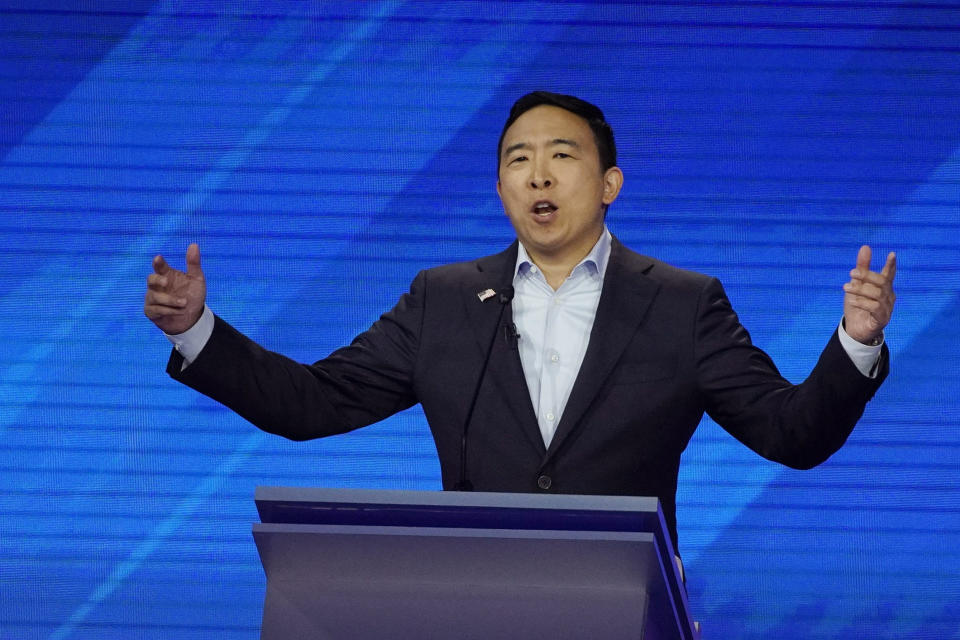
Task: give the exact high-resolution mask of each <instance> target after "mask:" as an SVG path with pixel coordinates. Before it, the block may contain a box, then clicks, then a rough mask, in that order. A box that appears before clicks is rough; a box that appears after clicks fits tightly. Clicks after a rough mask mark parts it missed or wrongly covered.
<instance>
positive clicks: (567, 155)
mask: <svg viewBox="0 0 960 640" xmlns="http://www.w3.org/2000/svg"><path fill="white" fill-rule="evenodd" d="M553 157H554V158H572V157H573V156H571V155H570V154H569V153H564V152H563V151H558V152H556V153H555V154H553Z"/></svg>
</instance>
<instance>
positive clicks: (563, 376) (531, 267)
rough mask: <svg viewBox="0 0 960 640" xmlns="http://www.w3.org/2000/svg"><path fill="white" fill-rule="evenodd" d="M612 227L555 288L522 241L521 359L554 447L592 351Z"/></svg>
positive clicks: (516, 309)
mask: <svg viewBox="0 0 960 640" xmlns="http://www.w3.org/2000/svg"><path fill="white" fill-rule="evenodd" d="M610 242H611V237H610V232H609V231H608V230H607V229H606V227H604V230H603V233H602V234H601V235H600V239H599V240H598V241H597V243H596V244H595V245H594V246H593V249H592V250H591V251H590V253H589V254H587V257H586V258H584V259H583V260H581V261H580V263H579V264H577V266H575V267H574V268H573V271H571V272H570V275H569V276H567V279H566V280H564V281H563V283H562V284H561V285H560V286H559V287H558V288H557V290H556V291H554V290H553V287H551V286H550V285H549V284H547V279H546V278H545V277H544V275H543V272H542V271H541V270H540V269H539V268H538V267H537V265H535V264H534V263H533V261H532V260H531V259H530V256H529V255H528V254H527V250H526V249H525V248H524V247H523V245H522V244H521V245H520V249H519V250H518V251H517V266H516V271H515V272H514V273H515V275H514V278H513V290H514V296H513V323H514V324H515V325H516V326H517V332H518V333H519V334H520V340H519V342H518V343H517V345H518V347H519V349H520V362H521V363H522V364H523V375H524V377H525V378H526V380H527V390H528V391H529V392H530V402H532V403H533V408H534V411H535V412H536V414H537V423H538V424H539V425H540V435H541V436H542V437H543V443H544V445H546V446H548V447H549V446H550V441H551V440H552V439H553V434H554V433H555V432H556V430H557V425H558V424H559V423H560V418H561V416H563V410H564V408H565V407H566V406H567V400H568V399H569V398H570V391H571V390H572V389H573V383H574V381H575V380H576V379H577V374H578V373H579V372H580V365H581V364H582V363H583V356H584V355H586V353H587V343H588V342H589V340H590V331H591V330H592V329H593V319H594V318H595V317H596V315H597V304H599V302H600V292H601V290H602V289H603V276H604V274H605V273H606V271H607V261H608V260H609V259H610Z"/></svg>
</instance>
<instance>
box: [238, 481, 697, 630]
mask: <svg viewBox="0 0 960 640" xmlns="http://www.w3.org/2000/svg"><path fill="white" fill-rule="evenodd" d="M255 499H256V503H257V510H258V512H259V515H260V520H261V522H260V523H257V524H254V525H253V537H254V540H255V541H256V544H257V549H258V551H259V553H260V560H261V562H262V563H263V569H264V572H265V573H266V576H267V590H266V597H265V600H264V608H263V625H262V627H261V635H260V637H261V639H262V640H293V639H301V638H303V639H307V638H309V639H310V640H326V639H330V640H333V639H336V640H359V639H361V638H363V639H367V638H378V639H379V638H411V639H418V640H419V639H428V638H438V639H439V638H442V639H456V640H460V639H472V638H477V639H480V638H483V639H493V638H496V639H510V638H523V639H524V640H529V639H530V638H550V639H551V640H560V639H568V638H569V639H573V638H578V639H582V638H595V639H601V638H602V639H611V640H612V639H621V638H623V639H626V638H630V639H634V640H640V639H643V640H664V639H670V640H673V639H678V640H695V639H696V638H697V637H698V634H697V633H696V632H695V631H694V626H693V623H692V621H691V617H690V614H689V611H688V606H687V598H686V591H685V588H684V586H683V585H682V583H681V581H680V577H679V575H678V571H677V568H676V563H675V562H674V551H673V545H672V544H671V542H670V538H669V535H668V534H667V530H666V526H665V524H664V520H663V514H662V513H661V511H660V508H659V503H658V501H657V499H656V498H636V497H624V496H579V495H539V494H514V493H472V492H471V493H467V492H438V491H387V490H356V489H318V488H289V487H258V488H257V490H256V494H255Z"/></svg>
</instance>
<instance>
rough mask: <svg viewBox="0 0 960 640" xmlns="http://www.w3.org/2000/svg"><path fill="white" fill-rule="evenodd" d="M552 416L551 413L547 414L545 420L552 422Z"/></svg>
mask: <svg viewBox="0 0 960 640" xmlns="http://www.w3.org/2000/svg"><path fill="white" fill-rule="evenodd" d="M553 418H554V415H553V414H552V413H548V414H547V420H549V421H550V422H553Z"/></svg>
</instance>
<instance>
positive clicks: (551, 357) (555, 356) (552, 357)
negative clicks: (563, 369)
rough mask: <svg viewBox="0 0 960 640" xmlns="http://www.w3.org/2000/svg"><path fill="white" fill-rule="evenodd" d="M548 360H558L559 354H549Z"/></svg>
mask: <svg viewBox="0 0 960 640" xmlns="http://www.w3.org/2000/svg"><path fill="white" fill-rule="evenodd" d="M550 362H560V356H558V355H557V354H555V353H554V354H553V355H551V356H550Z"/></svg>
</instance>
